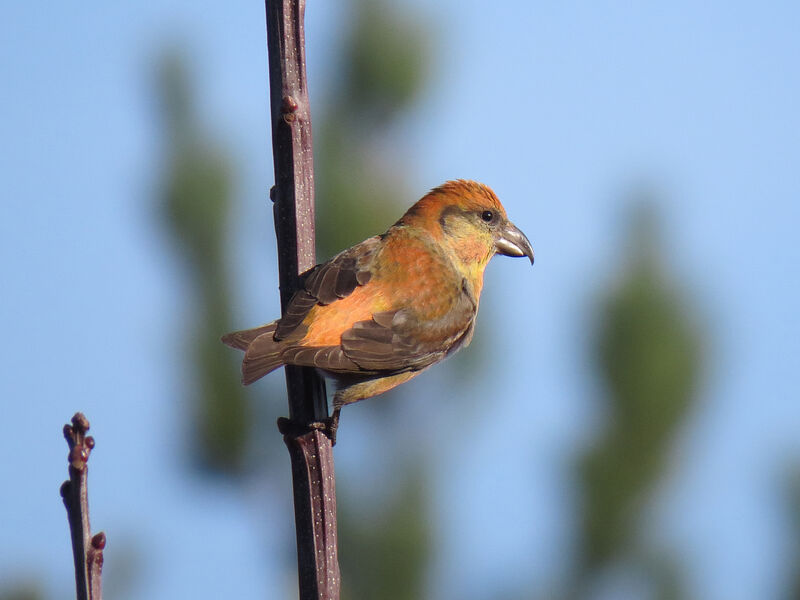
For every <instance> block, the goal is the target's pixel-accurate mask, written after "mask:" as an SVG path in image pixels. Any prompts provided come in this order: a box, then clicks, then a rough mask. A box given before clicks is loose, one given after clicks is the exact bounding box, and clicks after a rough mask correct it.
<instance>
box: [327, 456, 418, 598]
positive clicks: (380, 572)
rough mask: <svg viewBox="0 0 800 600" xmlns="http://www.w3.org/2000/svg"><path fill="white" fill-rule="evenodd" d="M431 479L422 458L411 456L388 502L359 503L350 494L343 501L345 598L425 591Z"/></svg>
mask: <svg viewBox="0 0 800 600" xmlns="http://www.w3.org/2000/svg"><path fill="white" fill-rule="evenodd" d="M427 481H428V474H427V473H426V472H425V471H424V470H423V463H422V461H414V462H409V463H408V464H407V466H406V468H405V470H404V471H400V472H399V480H396V481H395V482H394V489H393V490H391V495H390V496H389V498H388V499H387V500H386V501H385V502H379V503H375V504H374V505H373V506H370V507H364V506H360V507H359V508H356V507H357V506H359V504H360V503H358V502H353V501H352V500H348V501H344V502H341V503H340V509H339V543H340V546H341V548H342V552H341V568H342V571H343V572H344V573H345V575H344V576H343V577H342V598H343V600H353V599H359V600H367V599H370V598H381V599H382V600H419V599H420V598H424V597H425V583H426V581H425V577H426V575H427V563H428V559H429V557H430V549H431V539H430V538H431V531H430V527H429V524H428V523H427V521H426V518H427V515H428V512H427V511H426V510H425V509H426V507H427V502H428V498H429V496H430V494H429V490H428V487H427ZM340 496H341V497H342V499H344V498H350V495H348V494H340Z"/></svg>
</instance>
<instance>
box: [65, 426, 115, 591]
mask: <svg viewBox="0 0 800 600" xmlns="http://www.w3.org/2000/svg"><path fill="white" fill-rule="evenodd" d="M88 430H89V421H88V419H87V418H86V417H85V416H84V415H83V413H75V416H73V417H72V425H64V437H65V438H66V440H67V444H69V456H68V459H67V460H68V461H69V480H68V481H65V482H64V483H63V484H62V485H61V498H62V499H63V501H64V506H65V507H66V509H67V519H68V520H69V530H70V534H71V536H72V556H73V558H74V560H75V587H76V590H77V598H78V600H102V597H103V591H102V581H101V573H102V570H103V549H104V548H105V547H106V534H105V533H103V532H100V533H98V534H97V535H95V536H94V537H92V532H91V527H90V524H89V491H88V488H87V477H88V471H89V469H88V465H87V462H88V460H89V454H90V453H91V451H92V448H94V438H93V437H92V436H87V435H86V432H87V431H88Z"/></svg>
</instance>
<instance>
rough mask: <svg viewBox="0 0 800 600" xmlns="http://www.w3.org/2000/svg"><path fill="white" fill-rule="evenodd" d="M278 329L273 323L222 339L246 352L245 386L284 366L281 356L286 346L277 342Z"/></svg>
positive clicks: (243, 363)
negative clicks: (276, 333) (276, 332)
mask: <svg viewBox="0 0 800 600" xmlns="http://www.w3.org/2000/svg"><path fill="white" fill-rule="evenodd" d="M276 327H277V322H272V323H268V324H267V325H262V326H261V327H256V328H255V329H246V330H244V331H234V332H233V333H229V334H227V335H224V336H223V337H222V341H223V343H225V344H227V345H228V346H231V347H232V348H238V349H239V350H244V351H245V354H244V360H243V361H242V382H243V383H244V384H245V385H249V384H251V383H253V382H254V381H256V380H257V379H261V378H262V377H263V376H264V375H266V374H267V373H269V372H271V371H274V370H275V369H277V368H278V367H280V366H282V365H283V359H282V357H281V354H282V353H283V349H284V346H283V344H281V342H277V341H275V328H276Z"/></svg>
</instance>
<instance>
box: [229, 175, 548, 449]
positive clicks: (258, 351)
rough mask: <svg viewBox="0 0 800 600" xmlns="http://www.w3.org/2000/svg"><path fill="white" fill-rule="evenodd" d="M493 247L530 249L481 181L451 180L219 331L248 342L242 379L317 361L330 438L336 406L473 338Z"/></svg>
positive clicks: (239, 343) (236, 344)
mask: <svg viewBox="0 0 800 600" xmlns="http://www.w3.org/2000/svg"><path fill="white" fill-rule="evenodd" d="M495 254H502V255H506V256H514V257H523V256H526V257H528V258H529V259H530V262H531V264H533V262H534V260H533V248H532V247H531V243H530V241H529V240H528V238H527V237H526V236H525V234H524V233H522V231H521V230H520V229H518V228H517V227H516V226H515V225H514V224H513V223H512V222H511V221H509V219H508V216H507V215H506V211H505V209H504V208H503V205H502V204H501V203H500V200H499V199H498V198H497V196H496V195H495V193H494V192H493V191H492V190H491V188H489V187H488V186H487V185H484V184H481V183H478V182H475V181H470V180H464V179H458V180H454V181H448V182H446V183H444V184H442V185H440V186H439V187H436V188H434V189H432V190H431V191H430V192H428V193H427V194H425V195H424V196H423V197H422V198H421V199H420V200H419V201H417V202H416V203H415V204H414V205H413V206H412V207H411V208H409V209H408V211H407V212H406V213H405V214H404V215H403V216H402V217H401V218H400V220H399V221H397V222H396V223H395V224H394V225H392V226H391V227H390V228H389V229H388V230H387V231H386V232H385V233H383V234H380V235H376V236H374V237H370V238H368V239H366V240H364V241H363V242H361V243H359V244H356V245H355V246H352V247H351V248H348V249H347V250H344V251H342V252H340V253H339V254H337V255H336V256H334V257H333V258H331V259H330V260H328V261H327V262H324V263H322V264H319V265H317V266H315V267H313V268H311V269H309V270H308V271H306V272H305V273H304V274H302V276H301V283H300V286H299V289H298V290H297V291H296V292H295V294H294V295H293V296H292V298H291V300H290V301H289V303H288V305H287V306H286V309H285V311H284V314H283V316H282V317H281V318H279V319H277V320H275V321H272V322H270V323H267V324H266V325H261V326H259V327H255V328H252V329H245V330H242V331H234V332H232V333H229V334H227V335H224V336H223V337H222V342H223V343H225V344H226V345H228V346H231V347H232V348H237V349H239V350H244V358H243V361H242V382H243V383H244V384H245V385H249V384H251V383H253V382H254V381H256V380H258V379H260V378H261V377H263V376H264V375H266V374H267V373H270V372H271V371H273V370H275V369H277V368H278V367H281V366H284V365H298V366H303V367H314V368H316V369H317V370H318V371H320V372H321V374H322V375H323V376H325V377H327V378H329V379H333V380H334V382H335V383H336V384H337V391H336V392H335V394H334V397H333V409H334V410H333V414H332V417H331V418H330V419H329V422H328V423H327V427H326V430H327V432H328V434H329V436H330V437H331V439H332V440H333V442H334V443H335V440H336V431H337V428H338V424H339V417H340V412H341V409H342V407H343V406H345V405H348V404H352V403H354V402H358V401H360V400H364V399H367V398H372V397H373V396H377V395H379V394H382V393H384V392H386V391H388V390H390V389H392V388H394V387H396V386H398V385H400V384H402V383H405V382H407V381H408V380H410V379H412V378H413V377H416V376H417V375H419V374H420V373H421V372H422V371H424V370H426V369H427V368H429V367H431V366H432V365H434V364H436V363H438V362H440V361H441V360H443V359H444V358H446V357H448V356H450V355H451V354H453V353H454V352H456V351H457V350H459V349H460V348H463V347H466V346H467V345H469V343H470V341H471V339H472V335H473V332H474V329H475V319H476V316H477V314H478V305H479V303H480V296H481V290H482V289H483V275H484V269H485V268H486V265H487V264H488V263H489V260H490V259H491V258H492V257H493V256H494V255H495Z"/></svg>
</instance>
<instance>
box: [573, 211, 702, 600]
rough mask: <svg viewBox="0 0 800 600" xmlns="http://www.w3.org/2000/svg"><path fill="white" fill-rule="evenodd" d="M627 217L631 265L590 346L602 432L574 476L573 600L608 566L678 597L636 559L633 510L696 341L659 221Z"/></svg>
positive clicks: (682, 397) (663, 448) (680, 407)
mask: <svg viewBox="0 0 800 600" xmlns="http://www.w3.org/2000/svg"><path fill="white" fill-rule="evenodd" d="M639 200H640V202H639V203H638V205H637V208H636V210H635V211H634V214H633V218H632V223H631V243H630V248H629V257H628V264H627V266H626V267H625V270H624V273H623V276H622V278H621V280H620V281H619V282H618V283H617V284H616V285H615V286H614V287H613V289H612V290H611V291H610V293H609V294H608V297H607V298H606V299H605V301H604V302H603V304H602V307H601V309H600V311H599V315H598V319H597V322H598V325H597V330H596V335H595V343H594V346H593V359H594V361H595V364H596V365H597V369H598V371H599V374H600V377H601V380H602V383H603V384H604V387H605V392H606V395H607V403H606V405H605V415H604V417H605V426H604V427H603V429H602V432H601V433H600V435H599V437H598V438H597V439H596V441H595V442H594V444H593V445H592V447H591V448H590V449H589V450H588V451H587V452H586V454H585V455H584V456H583V458H582V460H581V461H580V464H579V468H578V476H579V482H580V483H579V485H580V488H581V499H582V501H583V506H582V514H581V527H580V536H581V540H580V545H579V557H578V569H577V577H576V581H575V583H576V584H577V588H576V589H577V591H578V595H582V594H583V593H586V591H587V590H588V589H589V586H590V585H591V584H592V582H593V581H594V579H595V577H596V576H597V575H598V574H599V572H600V571H601V570H602V569H603V568H606V567H609V566H611V565H612V564H613V563H614V562H615V561H620V560H625V561H632V562H633V563H634V564H637V567H638V568H641V569H642V570H643V573H644V574H645V576H647V577H649V579H650V581H651V583H652V586H653V587H654V588H656V590H655V591H656V593H657V594H658V595H659V597H662V598H678V597H681V596H682V594H681V592H680V591H679V590H680V584H679V581H678V577H677V574H676V572H675V570H674V569H673V568H672V566H671V565H670V564H669V562H668V561H665V560H664V559H663V558H662V559H658V560H655V559H650V558H646V554H644V553H641V551H637V547H636V546H637V540H636V539H635V535H634V534H635V533H636V528H637V525H638V523H637V521H638V518H639V517H640V509H641V508H642V507H643V505H644V503H645V501H646V500H647V499H648V498H647V496H648V494H649V493H650V492H651V491H652V490H653V488H654V485H655V483H656V482H657V481H658V480H659V479H660V478H661V477H662V476H663V475H664V469H665V466H666V464H665V463H666V458H667V456H668V453H669V450H670V447H671V442H672V440H673V439H674V437H675V434H676V432H677V431H678V429H679V427H680V426H681V424H682V422H683V420H684V419H685V418H686V416H687V414H688V412H689V409H690V407H691V403H692V400H693V398H694V394H695V391H696V389H697V385H698V382H699V379H700V363H701V361H700V358H701V357H700V340H699V338H698V334H697V333H696V332H695V330H694V328H693V324H692V322H691V319H690V317H689V315H688V314H687V310H686V308H685V307H684V305H683V303H682V302H681V300H680V297H679V293H678V290H677V289H676V286H675V285H674V284H673V283H671V282H670V280H669V279H668V277H667V275H666V273H665V272H664V268H663V265H662V264H661V261H660V260H659V258H660V255H659V251H660V247H659V238H658V228H657V221H656V215H655V212H654V210H653V207H652V205H651V204H649V203H648V202H647V201H645V199H639Z"/></svg>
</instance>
